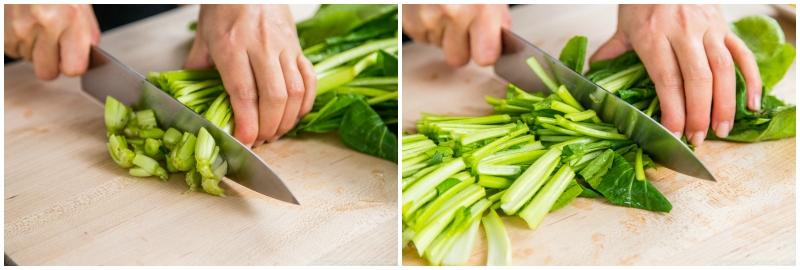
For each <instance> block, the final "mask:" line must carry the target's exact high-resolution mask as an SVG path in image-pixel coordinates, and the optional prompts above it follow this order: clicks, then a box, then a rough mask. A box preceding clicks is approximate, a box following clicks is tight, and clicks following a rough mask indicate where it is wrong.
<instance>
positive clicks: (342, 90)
mask: <svg viewBox="0 0 800 270" xmlns="http://www.w3.org/2000/svg"><path fill="white" fill-rule="evenodd" d="M391 92H393V91H386V90H383V89H377V88H370V87H354V86H339V87H336V94H338V95H342V94H359V95H364V96H367V97H377V96H382V95H386V94H390V93H391ZM394 92H396V91H394Z"/></svg>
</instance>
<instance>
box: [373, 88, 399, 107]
mask: <svg viewBox="0 0 800 270" xmlns="http://www.w3.org/2000/svg"><path fill="white" fill-rule="evenodd" d="M397 93H398V92H397V91H394V92H391V93H388V94H385V95H381V96H377V97H374V98H370V99H367V104H369V105H375V104H378V103H381V102H384V101H387V100H392V99H394V100H397Z"/></svg>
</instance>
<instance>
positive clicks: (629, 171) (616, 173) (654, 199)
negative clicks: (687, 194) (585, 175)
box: [596, 154, 672, 213]
mask: <svg viewBox="0 0 800 270" xmlns="http://www.w3.org/2000/svg"><path fill="white" fill-rule="evenodd" d="M596 188H597V191H599V192H600V193H601V194H603V195H604V196H605V197H606V198H608V200H609V201H610V202H611V203H613V204H615V205H619V206H625V207H633V208H639V209H644V210H650V211H657V212H667V213H668V212H669V211H670V210H672V204H670V203H669V201H668V200H667V198H665V197H664V195H662V194H661V192H659V191H658V190H657V189H656V188H655V187H654V186H653V185H652V184H650V181H647V180H643V181H639V180H636V179H635V176H634V168H633V166H632V165H631V164H630V163H629V162H628V161H626V160H625V158H623V157H622V156H620V155H618V154H615V155H614V161H613V165H612V167H611V169H610V170H609V171H608V173H606V175H605V176H603V180H602V181H600V184H599V185H597V187H596Z"/></svg>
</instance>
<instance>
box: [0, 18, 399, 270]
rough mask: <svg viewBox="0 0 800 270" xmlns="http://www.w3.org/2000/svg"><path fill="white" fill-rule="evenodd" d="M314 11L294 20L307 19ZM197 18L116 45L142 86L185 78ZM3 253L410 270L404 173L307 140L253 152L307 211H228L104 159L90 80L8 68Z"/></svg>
mask: <svg viewBox="0 0 800 270" xmlns="http://www.w3.org/2000/svg"><path fill="white" fill-rule="evenodd" d="M315 9H316V8H315V7H314V6H293V7H292V10H293V13H294V15H295V16H294V17H295V18H296V19H298V20H299V19H302V18H303V17H304V16H308V15H310V14H312V13H313V11H314V10H315ZM197 11H198V8H197V7H196V6H189V7H185V8H181V9H178V10H175V11H171V12H168V13H165V14H162V15H159V16H156V17H153V18H150V19H147V20H144V21H140V22H137V23H134V24H131V25H128V26H124V27H121V28H119V29H115V30H113V31H111V32H108V33H106V34H104V36H103V37H102V42H101V47H102V48H104V49H106V50H107V51H109V52H110V53H111V54H112V55H114V56H116V57H117V58H119V59H120V60H121V61H122V62H124V63H126V64H128V65H129V66H131V67H133V68H134V69H136V70H137V71H139V72H142V73H144V72H147V71H164V70H172V69H177V68H180V66H181V64H182V62H183V59H184V58H185V56H186V54H187V52H188V48H189V45H190V42H191V40H192V37H193V33H191V32H189V31H188V30H187V26H188V25H189V23H190V22H192V21H194V20H196V17H197ZM4 74H5V83H4V87H5V91H4V98H5V101H4V106H5V110H4V118H3V120H4V127H5V132H4V135H5V140H4V147H5V151H4V158H5V171H4V178H5V181H4V215H5V219H4V225H5V227H4V228H5V230H4V250H5V252H6V253H8V255H9V256H10V257H11V258H12V259H14V260H15V261H16V262H17V263H18V264H20V265H305V264H322V265H337V264H346V265H351V264H362V265H397V261H398V258H397V242H398V237H397V226H398V224H397V217H398V215H397V164H395V163H392V162H389V161H386V160H383V159H379V158H375V157H372V156H368V155H365V154H361V153H358V152H355V151H353V150H351V149H349V148H347V147H346V146H345V145H344V144H342V143H341V142H340V141H339V137H338V134H335V133H333V134H324V135H316V134H303V135H301V136H298V137H296V138H285V139H281V140H279V141H277V142H276V143H273V144H269V145H263V146H261V147H258V148H256V149H254V152H256V153H257V154H258V155H259V156H260V157H262V158H263V159H264V160H265V161H266V162H267V163H269V164H270V165H271V167H272V168H273V169H274V170H275V171H276V173H277V174H279V175H280V176H281V177H282V178H283V179H284V182H285V183H286V184H287V185H288V186H289V188H290V189H291V190H292V192H293V193H294V195H295V196H296V197H297V199H298V200H299V201H300V203H301V204H302V205H300V206H298V205H293V204H287V203H284V202H281V201H278V200H274V199H271V198H269V197H266V196H263V195H261V194H258V193H255V192H253V191H251V190H249V189H246V188H244V187H242V186H240V185H238V184H236V183H235V182H232V181H230V180H228V179H225V180H223V183H222V184H221V185H222V187H223V188H225V189H226V190H227V192H226V195H227V196H228V197H226V198H221V197H214V196H210V195H208V194H205V193H192V194H188V195H182V194H181V192H183V191H184V190H186V189H187V187H186V184H185V182H184V178H183V176H182V175H172V176H171V178H170V181H169V182H162V181H159V180H157V179H155V178H134V177H131V176H129V175H128V173H127V171H126V170H125V169H122V168H119V167H118V166H117V165H116V164H115V163H114V162H113V161H112V160H111V159H110V158H109V156H108V151H107V149H106V147H105V143H106V141H107V139H106V137H105V126H104V121H103V106H102V104H101V103H99V102H97V101H95V100H93V99H92V98H91V97H89V96H87V95H85V94H83V93H82V92H81V90H80V82H79V79H78V78H67V77H63V76H62V77H61V78H58V79H57V80H55V81H52V82H42V81H39V80H37V79H36V78H35V75H34V72H33V68H32V66H31V65H30V64H28V63H17V64H13V65H9V66H6V68H5V73H4Z"/></svg>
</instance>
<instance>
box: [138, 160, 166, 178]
mask: <svg viewBox="0 0 800 270" xmlns="http://www.w3.org/2000/svg"><path fill="white" fill-rule="evenodd" d="M133 164H134V165H136V166H139V167H141V168H142V169H143V170H145V171H147V173H149V174H152V175H155V176H158V177H159V178H161V180H164V181H167V180H169V175H168V174H167V171H166V170H164V168H162V167H161V165H158V161H156V160H154V159H152V158H150V157H148V156H145V155H139V154H137V155H136V156H135V157H134V158H133Z"/></svg>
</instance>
